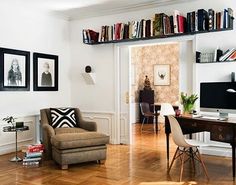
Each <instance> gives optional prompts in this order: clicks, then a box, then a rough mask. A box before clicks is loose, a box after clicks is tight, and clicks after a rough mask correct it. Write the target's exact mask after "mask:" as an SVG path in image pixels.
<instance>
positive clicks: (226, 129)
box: [165, 116, 236, 179]
mask: <svg viewBox="0 0 236 185" xmlns="http://www.w3.org/2000/svg"><path fill="white" fill-rule="evenodd" d="M176 119H177V120H178V122H179V124H180V126H181V128H182V131H183V134H189V135H190V138H191V136H192V134H193V133H197V132H203V131H207V132H210V134H211V135H210V138H211V140H213V141H219V142H224V143H229V144H231V146H232V172H233V178H234V179H235V146H236V120H235V119H232V120H230V119H229V120H228V121H218V120H210V119H202V118H191V117H182V116H180V117H177V118H176ZM165 133H166V147H167V162H168V166H169V135H170V133H171V130H170V123H169V120H168V119H167V117H166V118H165Z"/></svg>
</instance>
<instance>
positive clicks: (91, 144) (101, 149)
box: [40, 108, 109, 169]
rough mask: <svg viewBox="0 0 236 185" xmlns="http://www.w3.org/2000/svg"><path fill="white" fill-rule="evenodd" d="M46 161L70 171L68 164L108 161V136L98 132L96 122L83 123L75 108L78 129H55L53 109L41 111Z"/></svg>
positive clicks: (78, 111)
mask: <svg viewBox="0 0 236 185" xmlns="http://www.w3.org/2000/svg"><path fill="white" fill-rule="evenodd" d="M40 115H41V126H42V130H43V131H42V132H43V133H42V135H43V139H42V142H43V144H44V147H45V157H44V158H45V159H53V160H54V161H56V162H57V163H59V164H60V165H61V168H62V169H67V168H68V165H69V164H75V163H81V162H87V161H99V162H100V161H101V160H105V159H106V149H107V147H106V144H108V143H109V136H106V135H104V134H101V133H97V132H96V131H97V125H96V123H95V122H88V121H84V120H83V118H82V116H81V113H80V110H79V109H78V108H75V117H76V124H77V125H76V127H74V128H65V127H63V128H55V129H54V128H53V127H52V126H51V112H50V109H42V110H40Z"/></svg>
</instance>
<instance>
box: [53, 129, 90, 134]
mask: <svg viewBox="0 0 236 185" xmlns="http://www.w3.org/2000/svg"><path fill="white" fill-rule="evenodd" d="M54 131H55V133H56V135H58V134H70V133H81V132H88V131H87V130H84V129H82V128H55V129H54Z"/></svg>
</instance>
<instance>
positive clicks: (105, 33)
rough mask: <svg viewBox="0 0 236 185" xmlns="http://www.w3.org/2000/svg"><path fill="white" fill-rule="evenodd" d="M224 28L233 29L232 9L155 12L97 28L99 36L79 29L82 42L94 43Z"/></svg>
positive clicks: (93, 32) (90, 31)
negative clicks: (168, 13) (142, 17)
mask: <svg viewBox="0 0 236 185" xmlns="http://www.w3.org/2000/svg"><path fill="white" fill-rule="evenodd" d="M228 28H233V10H232V9H231V8H228V9H224V10H223V11H220V12H216V11H214V10H213V9H209V10H204V9H199V10H197V11H192V12H189V13H187V15H186V16H184V15H183V14H181V13H180V12H179V11H178V10H174V12H173V15H170V16H169V15H167V14H165V13H157V14H155V16H154V17H153V19H147V20H145V19H141V20H140V21H131V22H128V23H116V24H114V25H105V26H102V27H101V31H100V33H98V32H95V31H93V30H83V39H84V43H96V42H108V41H116V40H123V39H138V38H151V37H158V36H165V35H173V34H183V33H195V32H199V31H200V32H201V31H212V30H220V29H228Z"/></svg>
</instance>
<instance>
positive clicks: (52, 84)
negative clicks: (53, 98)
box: [33, 53, 58, 91]
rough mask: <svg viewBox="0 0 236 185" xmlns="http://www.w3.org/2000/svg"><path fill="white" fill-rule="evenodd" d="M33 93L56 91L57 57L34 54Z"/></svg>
mask: <svg viewBox="0 0 236 185" xmlns="http://www.w3.org/2000/svg"><path fill="white" fill-rule="evenodd" d="M33 60H34V91H58V56H56V55H49V54H43V53H34V54H33Z"/></svg>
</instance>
